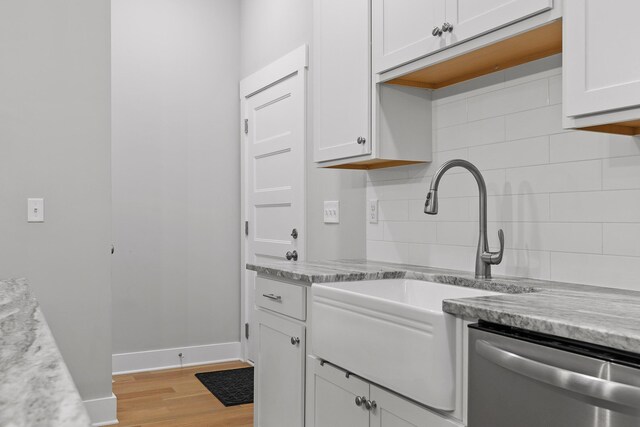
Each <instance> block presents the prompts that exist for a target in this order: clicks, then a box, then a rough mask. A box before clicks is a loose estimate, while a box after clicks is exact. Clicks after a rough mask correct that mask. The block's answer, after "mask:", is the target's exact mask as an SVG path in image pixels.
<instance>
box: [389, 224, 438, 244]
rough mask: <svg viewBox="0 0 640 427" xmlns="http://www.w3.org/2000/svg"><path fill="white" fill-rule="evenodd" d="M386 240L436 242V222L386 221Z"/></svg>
mask: <svg viewBox="0 0 640 427" xmlns="http://www.w3.org/2000/svg"><path fill="white" fill-rule="evenodd" d="M384 240H388V241H393V242H406V243H435V242H436V223H435V222H398V221H385V223H384Z"/></svg>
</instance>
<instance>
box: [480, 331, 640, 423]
mask: <svg viewBox="0 0 640 427" xmlns="http://www.w3.org/2000/svg"><path fill="white" fill-rule="evenodd" d="M469 328H470V331H469V416H468V424H469V427H639V426H640V355H635V354H631V353H625V352H620V351H616V350H613V349H608V348H604V347H599V346H594V345H589V344H585V343H581V342H577V341H573V340H566V339H560V338H557V337H552V336H549V335H544V334H537V333H531V332H527V331H523V330H519V329H515V328H509V327H504V326H500V325H494V324H491V323H483V322H481V323H479V324H476V325H471V326H470V327H469Z"/></svg>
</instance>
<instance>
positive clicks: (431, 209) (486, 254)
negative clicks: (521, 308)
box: [424, 159, 504, 279]
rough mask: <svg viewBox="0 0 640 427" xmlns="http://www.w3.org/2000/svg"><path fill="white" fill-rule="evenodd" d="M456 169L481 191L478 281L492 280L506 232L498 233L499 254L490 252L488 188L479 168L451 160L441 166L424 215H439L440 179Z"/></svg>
mask: <svg viewBox="0 0 640 427" xmlns="http://www.w3.org/2000/svg"><path fill="white" fill-rule="evenodd" d="M454 167H461V168H464V169H466V170H468V171H469V172H471V175H473V177H474V178H475V179H476V182H477V183H478V190H479V191H480V216H479V221H480V236H479V238H478V252H477V254H476V279H491V265H492V264H500V262H501V261H502V254H503V253H504V232H503V231H502V230H499V231H498V238H499V239H500V250H499V251H498V252H490V251H489V243H488V241H487V186H486V185H485V183H484V178H483V177H482V174H481V173H480V171H479V170H478V168H477V167H475V166H474V165H473V164H472V163H470V162H468V161H466V160H462V159H456V160H449V161H448V162H446V163H444V164H443V165H442V166H440V169H438V170H437V171H436V173H435V175H433V178H432V179H431V188H430V189H429V194H427V201H426V202H425V204H424V213H426V214H428V215H436V214H437V213H438V186H439V185H440V179H442V176H443V175H444V174H445V172H446V171H448V170H449V169H451V168H454Z"/></svg>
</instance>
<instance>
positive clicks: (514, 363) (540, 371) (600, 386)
mask: <svg viewBox="0 0 640 427" xmlns="http://www.w3.org/2000/svg"><path fill="white" fill-rule="evenodd" d="M475 347H476V353H478V354H479V355H480V356H482V357H483V358H485V359H486V360H488V361H490V362H493V363H495V364H496V365H498V366H502V367H503V368H505V369H508V370H510V371H512V372H515V373H517V374H520V375H523V376H525V377H529V378H531V379H534V380H536V381H539V382H542V383H545V384H549V385H551V386H554V387H558V388H561V389H564V390H569V391H572V392H574V393H578V394H582V395H584V396H589V397H593V398H596V399H600V400H603V401H606V402H613V403H617V404H620V405H624V406H630V407H632V408H638V407H640V388H638V387H634V386H631V385H627V384H622V383H618V382H615V381H608V380H604V379H601V378H597V377H592V376H590V375H585V374H580V373H578V372H573V371H569V370H566V369H562V368H559V367H557V366H552V365H547V364H545V363H542V362H537V361H535V360H531V359H528V358H526V357H523V356H520V355H519V354H516V353H512V352H510V351H506V350H503V349H501V348H498V347H496V346H494V345H492V344H491V343H489V342H487V341H484V340H478V341H476V346H475Z"/></svg>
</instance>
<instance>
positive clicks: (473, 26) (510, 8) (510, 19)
mask: <svg viewBox="0 0 640 427" xmlns="http://www.w3.org/2000/svg"><path fill="white" fill-rule="evenodd" d="M446 3H447V14H446V15H447V18H446V22H447V23H449V24H450V25H451V26H453V29H451V30H450V31H448V32H447V33H446V34H445V37H446V39H447V45H451V44H455V43H459V42H461V41H464V40H468V39H470V38H473V37H477V36H480V35H482V34H484V33H488V32H490V31H492V30H496V29H498V28H500V27H504V26H506V25H509V24H512V23H514V22H516V21H520V20H522V19H525V18H527V17H529V16H531V15H535V14H538V13H541V12H544V11H546V10H549V9H551V8H552V7H553V0H446Z"/></svg>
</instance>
